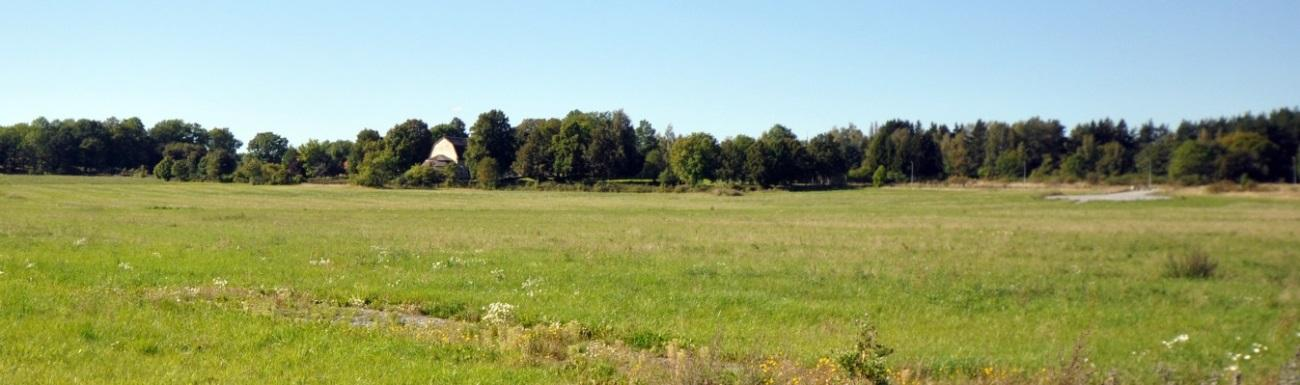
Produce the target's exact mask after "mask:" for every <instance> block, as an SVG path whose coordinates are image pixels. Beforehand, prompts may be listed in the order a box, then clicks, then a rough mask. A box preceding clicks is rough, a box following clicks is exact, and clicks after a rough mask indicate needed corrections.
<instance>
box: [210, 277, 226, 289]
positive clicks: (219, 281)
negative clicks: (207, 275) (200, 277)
mask: <svg viewBox="0 0 1300 385" xmlns="http://www.w3.org/2000/svg"><path fill="white" fill-rule="evenodd" d="M227 283H229V282H226V280H224V279H221V278H213V279H212V284H213V285H215V286H217V287H226V284H227Z"/></svg>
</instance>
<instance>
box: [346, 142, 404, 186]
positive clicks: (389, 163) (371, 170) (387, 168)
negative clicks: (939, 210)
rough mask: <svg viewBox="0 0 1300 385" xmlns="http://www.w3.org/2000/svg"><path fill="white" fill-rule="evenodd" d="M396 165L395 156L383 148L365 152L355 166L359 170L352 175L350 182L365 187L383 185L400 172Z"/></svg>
mask: <svg viewBox="0 0 1300 385" xmlns="http://www.w3.org/2000/svg"><path fill="white" fill-rule="evenodd" d="M398 167H399V166H398V160H397V156H396V155H394V154H393V152H392V151H389V150H386V149H385V150H382V151H375V152H371V153H367V154H366V156H365V160H363V161H362V162H361V166H360V167H358V168H357V169H358V171H359V172H357V173H356V174H354V175H353V176H352V178H351V179H352V183H355V184H358V185H362V186H367V187H384V185H386V184H388V182H389V181H392V180H393V179H394V178H396V177H397V173H399V172H401V170H400V169H399V168H398Z"/></svg>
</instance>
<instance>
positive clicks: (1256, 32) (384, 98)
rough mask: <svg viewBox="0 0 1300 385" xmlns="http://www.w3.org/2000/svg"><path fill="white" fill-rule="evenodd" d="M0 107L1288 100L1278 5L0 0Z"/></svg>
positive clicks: (139, 109)
mask: <svg viewBox="0 0 1300 385" xmlns="http://www.w3.org/2000/svg"><path fill="white" fill-rule="evenodd" d="M0 15H3V16H2V17H3V20H4V22H3V23H0V54H2V56H0V122H4V123H6V124H7V123H14V122H20V121H29V120H31V119H32V118H34V117H36V116H46V117H49V118H52V119H53V118H81V117H85V118H105V117H108V116H119V117H126V116H139V117H141V118H142V119H144V120H145V121H146V123H148V124H152V122H155V121H157V120H161V119H166V118H183V119H186V120H190V121H196V122H199V123H202V124H203V125H204V126H205V127H230V128H231V129H232V130H234V131H235V133H236V134H237V135H239V136H240V137H241V138H243V139H244V140H247V139H248V138H251V137H252V135H253V134H254V133H256V132H260V131H274V132H277V133H280V134H282V135H284V136H287V137H289V138H290V140H292V141H293V142H295V143H299V142H301V141H303V140H305V139H307V138H319V139H337V138H351V137H353V136H354V135H355V134H356V132H357V131H358V130H360V129H361V128H367V127H368V128H375V129H379V130H380V131H383V130H386V129H387V128H389V127H391V126H392V125H393V124H396V123H397V122H400V121H402V120H404V119H406V118H421V119H424V120H425V121H428V122H430V123H431V124H432V123H437V122H442V121H446V120H449V119H450V118H451V117H452V116H459V117H460V118H461V119H464V120H466V121H467V122H471V123H472V122H473V120H474V118H475V116H477V114H478V113H480V112H483V111H486V110H488V109H492V108H498V109H501V110H503V111H505V112H506V113H507V114H508V115H509V116H510V117H511V120H512V122H518V121H519V120H521V119H523V118H530V117H553V116H555V117H558V116H562V115H563V114H565V113H566V112H568V111H569V110H572V109H581V110H584V111H585V110H611V109H617V108H623V109H625V110H626V111H627V112H628V113H629V114H630V115H631V116H632V118H633V119H638V120H639V119H647V120H650V121H651V122H653V123H654V124H655V126H656V127H658V128H660V129H662V128H663V127H664V126H666V125H667V124H670V123H671V124H673V125H674V126H675V129H676V130H677V132H679V133H684V132H693V131H705V132H709V133H712V134H714V135H715V136H718V137H724V136H730V135H734V134H738V133H746V134H751V135H753V134H757V133H759V132H761V131H763V130H765V129H766V128H767V127H770V126H771V125H772V124H773V123H778V122H779V123H782V124H785V125H787V126H790V127H791V128H792V129H794V130H795V132H796V133H798V134H800V135H801V136H809V135H812V134H815V133H818V132H821V131H824V130H826V129H827V128H829V127H831V126H833V125H844V124H847V123H849V122H854V123H857V124H858V125H859V126H862V127H865V126H868V125H869V124H870V123H871V122H880V121H884V120H887V119H891V118H904V119H909V120H923V121H927V122H929V121H937V122H943V123H951V122H967V121H974V120H975V119H981V118H982V119H986V120H987V119H995V120H1008V121H1009V120H1018V119H1023V118H1027V117H1030V116H1043V117H1049V118H1057V119H1061V120H1062V121H1063V122H1065V123H1066V124H1067V125H1073V124H1074V123H1076V122H1079V121H1083V120H1088V119H1095V118H1103V117H1112V118H1116V119H1118V118H1125V119H1128V120H1130V121H1145V120H1147V119H1154V120H1156V121H1157V122H1166V123H1171V124H1173V123H1176V122H1177V121H1178V120H1180V119H1183V118H1192V119H1199V118H1203V117H1215V116H1220V115H1224V114H1236V113H1241V112H1245V111H1256V112H1258V111H1266V110H1270V109H1273V108H1278V107H1285V106H1296V105H1300V23H1297V22H1296V16H1300V2H1297V1H1294V0H1288V1H1218V2H1207V1H1078V2H1074V1H1007V2H1001V1H988V2H976V1H935V2H927V1H908V2H866V1H862V2H857V1H844V2H839V1H826V2H818V1H807V2H793V1H791V2H763V1H753V2H748V1H735V2H731V1H690V2H652V1H628V2H622V1H590V2H577V1H575V2H539V1H528V2H523V1H521V2H489V1H479V2H472V3H470V2H466V3H459V4H454V3H436V2H381V1H377V2H362V1H340V2H324V1H321V2H315V1H312V2H307V1H302V2H298V1H271V2H266V1H156V2H136V1H103V2H98V1H49V2H46V1H38V2H26V1H21V2H20V1H4V2H0Z"/></svg>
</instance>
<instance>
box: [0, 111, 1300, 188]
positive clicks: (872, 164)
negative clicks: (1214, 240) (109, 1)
mask: <svg viewBox="0 0 1300 385" xmlns="http://www.w3.org/2000/svg"><path fill="white" fill-rule="evenodd" d="M442 136H449V137H461V138H465V137H467V138H468V146H467V147H468V148H467V149H466V150H465V153H464V154H463V155H464V156H463V158H464V162H463V166H464V167H448V168H445V169H432V168H429V167H428V166H423V165H421V162H422V161H424V160H425V158H426V157H427V156H428V155H429V152H430V149H431V148H432V146H433V144H434V142H435V140H436V139H437V138H440V137H442ZM241 148H242V150H243V152H240V151H241ZM1297 150H1300V118H1298V117H1297V114H1296V110H1293V109H1289V108H1283V109H1278V110H1275V111H1272V112H1269V113H1266V114H1249V113H1248V114H1243V115H1239V116H1234V117H1224V118H1219V119H1209V120H1202V121H1195V122H1193V121H1184V122H1182V123H1180V124H1179V125H1178V127H1177V128H1176V129H1173V130H1170V129H1169V128H1168V127H1167V126H1164V125H1156V124H1154V123H1152V122H1147V123H1144V124H1142V125H1140V126H1138V127H1137V128H1136V129H1134V128H1131V127H1129V125H1128V123H1127V122H1125V121H1124V120H1120V121H1118V122H1115V121H1112V120H1109V119H1105V120H1099V121H1092V122H1086V123H1082V124H1078V125H1076V126H1075V127H1074V128H1073V129H1071V130H1069V132H1068V134H1067V132H1066V128H1065V126H1064V125H1062V124H1061V123H1060V122H1059V121H1056V120H1047V119H1040V118H1031V119H1027V120H1023V121H1018V122H1013V123H1005V122H997V121H990V122H985V121H977V122H974V123H969V124H955V125H951V126H950V125H943V124H935V123H930V124H928V125H925V124H923V123H921V122H911V121H904V120H891V121H888V122H885V123H884V124H881V125H873V126H872V127H870V128H868V129H867V130H866V131H865V132H864V131H863V130H860V129H859V128H857V127H855V126H853V125H851V124H850V125H848V126H847V127H833V128H831V129H830V130H828V131H826V132H823V133H820V134H818V135H816V136H813V137H812V138H810V139H806V140H804V139H800V138H799V137H797V136H796V135H795V134H794V132H793V131H791V130H790V129H789V128H787V127H785V126H782V125H775V126H773V127H772V128H770V129H768V130H767V131H765V132H763V133H762V134H761V135H759V136H758V137H750V136H746V135H737V136H733V137H728V138H725V139H723V140H721V141H719V140H717V139H716V138H714V137H713V136H711V135H709V134H706V133H693V134H690V135H686V136H681V137H679V136H677V135H676V134H675V133H674V132H673V128H672V126H668V127H667V129H665V130H664V131H663V132H662V133H660V132H658V131H657V130H656V129H655V128H654V126H653V125H651V124H650V122H648V121H645V120H641V121H639V122H637V123H635V124H634V123H633V120H632V119H631V118H630V117H629V116H628V115H627V114H626V113H624V112H623V111H622V110H617V111H609V112H582V111H572V112H570V113H568V114H567V115H565V116H564V117H563V118H547V119H524V120H522V121H520V122H519V123H518V124H517V125H513V124H511V122H510V119H509V118H508V117H507V115H506V114H505V113H504V112H502V111H498V110H492V111H489V112H485V113H483V114H480V115H479V116H478V118H477V119H476V120H475V121H474V124H473V125H471V126H469V127H468V128H467V127H466V124H465V123H464V122H462V121H461V120H459V119H452V120H451V121H450V122H447V123H442V124H438V125H435V126H432V127H430V126H429V125H428V124H426V123H425V122H423V121H421V120H418V119H411V120H407V121H405V122H402V123H399V124H397V125H395V126H393V127H392V128H390V129H389V130H387V131H386V132H385V133H384V134H383V135H381V134H380V133H379V132H378V131H376V130H371V129H364V130H362V131H361V132H359V133H358V134H357V136H356V138H355V140H352V141H347V140H341V141H316V140H311V141H308V142H306V143H302V144H300V145H298V146H296V147H294V146H290V144H289V142H288V140H286V139H285V138H283V137H281V136H279V135H276V134H274V133H271V132H263V133H259V134H257V135H256V136H254V137H253V138H252V139H251V140H249V141H248V143H247V146H245V145H244V143H242V142H241V141H240V140H238V139H236V138H235V136H234V135H233V134H232V133H231V132H230V130H228V129H225V128H213V129H204V128H203V127H202V126H200V125H199V124H196V123H189V122H185V121H182V120H164V121H161V122H158V123H156V124H154V125H153V126H152V127H150V128H148V129H146V128H145V125H144V124H143V122H141V121H140V119H137V118H129V119H125V120H119V119H116V118H109V119H105V120H102V121H100V120H88V119H77V120H71V119H69V120H54V121H49V120H46V119H44V118H38V119H36V120H34V121H32V122H31V123H20V124H16V125H12V126H0V172H7V173H60V174H109V173H118V174H123V173H136V174H153V175H155V176H158V177H160V178H164V179H179V180H210V181H238V182H251V183H296V182H300V181H303V180H305V179H310V178H341V177H347V178H348V180H350V181H351V182H353V183H356V184H360V185H366V186H386V185H393V184H400V185H406V186H430V185H434V184H438V183H443V182H444V181H449V180H450V181H457V180H465V179H467V178H470V177H472V178H474V179H476V180H478V181H479V182H480V183H482V184H484V185H489V186H490V185H495V183H497V182H498V181H499V180H502V179H507V178H510V177H521V178H529V179H533V180H539V181H540V180H550V181H557V182H586V181H594V180H611V179H653V180H657V181H658V182H660V183H664V184H676V183H688V184H700V183H705V182H709V181H722V182H731V183H746V184H757V185H761V186H789V185H794V184H818V185H839V184H844V183H846V182H849V181H873V182H876V183H888V182H896V181H926V180H943V179H951V178H956V179H967V178H970V179H974V178H981V179H1001V180H1019V179H1036V180H1061V181H1074V180H1088V181H1094V182H1096V181H1104V180H1112V181H1113V180H1146V179H1148V178H1150V179H1160V180H1168V181H1172V182H1179V183H1188V184H1196V183H1207V182H1212V181H1218V180H1233V181H1237V180H1247V179H1248V180H1254V181H1285V180H1294V179H1295V178H1296V169H1297V167H1298V165H1297V159H1296V154H1297Z"/></svg>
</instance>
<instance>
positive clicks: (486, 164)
mask: <svg viewBox="0 0 1300 385" xmlns="http://www.w3.org/2000/svg"><path fill="white" fill-rule="evenodd" d="M500 179H501V174H500V173H498V172H497V160H496V159H494V158H492V157H486V158H483V159H480V160H479V161H478V163H477V164H475V165H474V181H475V182H478V185H479V187H482V188H486V189H494V188H497V181H498V180H500Z"/></svg>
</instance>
